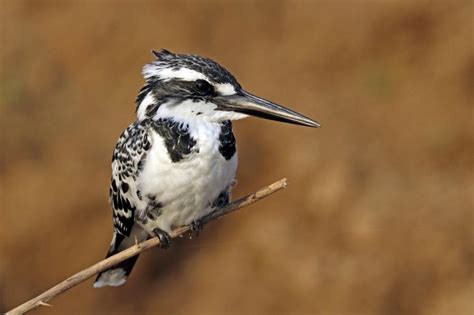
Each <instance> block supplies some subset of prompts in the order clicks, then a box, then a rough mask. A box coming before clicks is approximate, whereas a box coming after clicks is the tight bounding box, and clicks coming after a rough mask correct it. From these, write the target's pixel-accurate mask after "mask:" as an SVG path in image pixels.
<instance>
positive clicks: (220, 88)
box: [142, 64, 236, 95]
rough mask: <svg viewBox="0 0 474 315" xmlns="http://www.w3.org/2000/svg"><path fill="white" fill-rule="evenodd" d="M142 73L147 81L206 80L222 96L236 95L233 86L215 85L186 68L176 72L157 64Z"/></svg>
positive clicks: (144, 68) (151, 65)
mask: <svg viewBox="0 0 474 315" xmlns="http://www.w3.org/2000/svg"><path fill="white" fill-rule="evenodd" d="M142 72H143V76H144V77H145V79H148V78H151V77H158V78H160V79H161V80H163V81H164V82H166V81H170V80H172V79H179V80H183V81H196V80H206V81H207V82H209V83H211V84H212V85H214V87H215V88H216V90H217V92H218V93H219V94H220V95H233V94H235V93H236V91H235V88H234V86H233V85H232V84H230V83H213V82H212V81H211V80H209V78H208V77H207V76H205V75H204V74H202V73H201V72H198V71H196V70H192V69H189V68H185V67H182V68H179V69H178V70H175V69H174V68H160V67H158V66H157V65H155V64H148V65H145V67H143V71H142Z"/></svg>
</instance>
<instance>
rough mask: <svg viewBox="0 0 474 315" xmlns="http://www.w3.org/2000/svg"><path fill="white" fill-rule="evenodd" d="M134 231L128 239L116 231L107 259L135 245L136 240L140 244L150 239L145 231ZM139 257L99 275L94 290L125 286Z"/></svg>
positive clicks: (127, 260)
mask: <svg viewBox="0 0 474 315" xmlns="http://www.w3.org/2000/svg"><path fill="white" fill-rule="evenodd" d="M134 230H135V229H133V230H132V233H131V235H130V236H129V237H126V236H124V235H122V234H119V233H118V232H115V231H114V234H113V236H112V243H111V244H110V248H109V251H108V252H107V256H106V258H107V257H110V256H112V255H115V254H117V253H118V252H121V251H123V250H125V249H127V248H128V247H130V246H132V245H134V244H135V240H137V241H139V242H140V241H143V240H145V239H146V238H147V237H148V236H147V234H146V233H144V231H143V230H141V229H140V231H134ZM138 256H139V255H136V256H133V257H130V258H128V259H126V260H124V261H122V262H120V263H118V264H117V265H115V266H113V267H111V268H109V269H107V270H105V271H102V272H101V273H99V274H98V275H97V278H96V279H95V282H94V288H101V287H105V286H112V287H117V286H119V285H122V284H124V283H125V281H127V278H128V276H129V275H130V272H132V269H133V266H134V265H135V263H136V262H137V259H138Z"/></svg>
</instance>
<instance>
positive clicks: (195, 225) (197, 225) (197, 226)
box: [191, 219, 204, 236]
mask: <svg viewBox="0 0 474 315" xmlns="http://www.w3.org/2000/svg"><path fill="white" fill-rule="evenodd" d="M203 229H204V224H203V223H202V221H201V220H200V219H197V220H194V221H193V222H191V231H193V232H194V234H195V235H196V236H199V232H201V231H202V230H203Z"/></svg>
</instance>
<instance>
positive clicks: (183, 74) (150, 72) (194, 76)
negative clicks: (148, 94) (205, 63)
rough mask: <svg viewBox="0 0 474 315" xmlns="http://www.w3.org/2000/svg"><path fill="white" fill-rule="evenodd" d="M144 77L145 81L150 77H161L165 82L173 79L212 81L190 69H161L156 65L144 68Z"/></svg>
mask: <svg viewBox="0 0 474 315" xmlns="http://www.w3.org/2000/svg"><path fill="white" fill-rule="evenodd" d="M143 75H144V76H145V79H148V78H150V77H159V78H160V79H162V80H163V81H165V82H166V81H169V80H171V79H180V80H183V81H196V80H199V79H202V80H206V81H210V80H209V78H208V77H206V76H205V75H204V74H202V73H200V72H197V71H195V70H191V69H188V68H184V67H183V68H179V69H178V70H175V69H173V68H159V67H157V66H156V65H153V64H151V65H146V66H145V67H143Z"/></svg>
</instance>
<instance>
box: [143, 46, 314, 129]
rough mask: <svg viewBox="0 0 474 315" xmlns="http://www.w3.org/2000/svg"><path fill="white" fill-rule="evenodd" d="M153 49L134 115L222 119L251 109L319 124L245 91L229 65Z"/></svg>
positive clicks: (271, 116) (276, 117)
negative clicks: (228, 69) (229, 68)
mask: <svg viewBox="0 0 474 315" xmlns="http://www.w3.org/2000/svg"><path fill="white" fill-rule="evenodd" d="M153 54H154V55H155V56H156V60H155V61H153V62H152V63H150V64H147V65H145V66H144V67H143V76H144V77H145V80H146V83H145V85H144V86H143V88H142V89H141V90H140V92H139V94H138V96H137V100H136V103H137V116H138V119H145V118H153V117H158V118H168V117H172V118H174V119H176V120H178V121H179V120H181V121H189V120H193V119H198V120H199V119H202V120H207V121H212V122H220V121H224V120H235V119H241V118H245V117H247V116H248V115H251V116H257V117H262V118H266V119H272V120H278V121H283V122H287V123H292V124H298V125H304V126H310V127H319V124H318V123H317V122H316V121H314V120H312V119H309V118H307V117H305V116H303V115H301V114H299V113H297V112H294V111H292V110H290V109H288V108H285V107H283V106H281V105H278V104H275V103H273V102H270V101H268V100H265V99H262V98H260V97H257V96H255V95H252V94H250V93H248V92H247V91H245V90H244V89H243V88H242V87H241V86H240V84H239V83H238V82H237V80H236V79H235V78H234V76H233V75H232V74H231V73H230V72H229V71H227V70H226V69H225V68H224V67H222V66H221V65H219V64H218V63H216V62H214V61H212V60H210V59H208V58H203V57H199V56H195V55H184V54H174V53H171V52H169V51H167V50H165V49H162V50H160V51H153Z"/></svg>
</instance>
